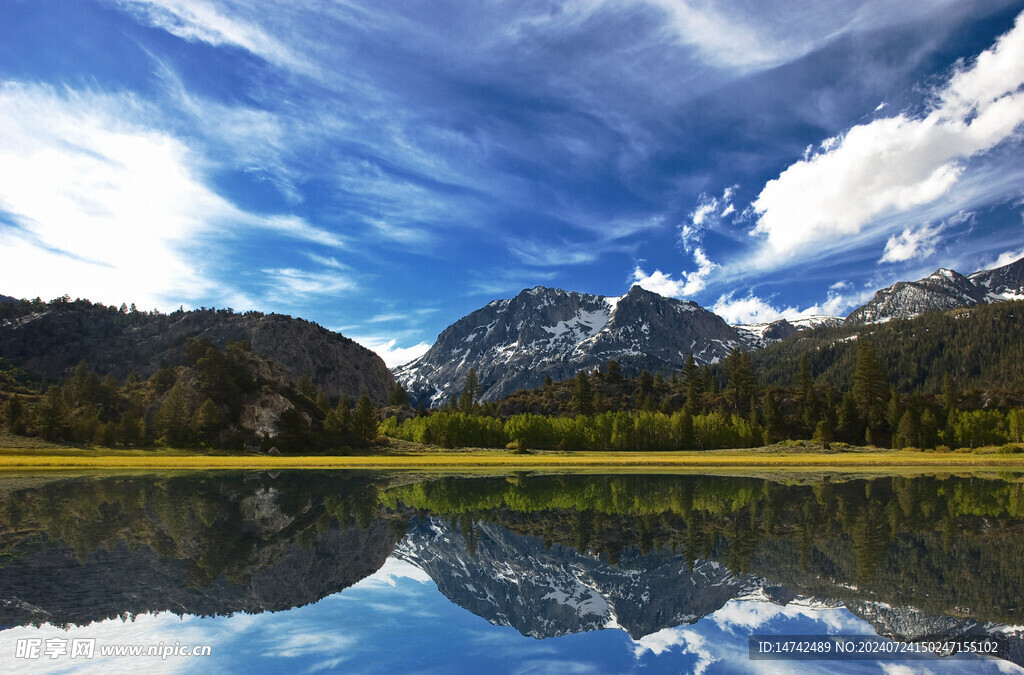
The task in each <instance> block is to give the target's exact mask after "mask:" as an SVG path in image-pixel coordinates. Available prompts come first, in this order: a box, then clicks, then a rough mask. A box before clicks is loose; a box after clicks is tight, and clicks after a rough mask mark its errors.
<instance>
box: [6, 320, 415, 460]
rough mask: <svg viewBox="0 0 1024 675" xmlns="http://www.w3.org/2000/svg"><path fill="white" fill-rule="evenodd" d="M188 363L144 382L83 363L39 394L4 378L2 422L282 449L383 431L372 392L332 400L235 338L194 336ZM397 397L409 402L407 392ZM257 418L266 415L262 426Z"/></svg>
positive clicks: (328, 445)
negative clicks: (218, 341) (274, 371)
mask: <svg viewBox="0 0 1024 675" xmlns="http://www.w3.org/2000/svg"><path fill="white" fill-rule="evenodd" d="M185 362H186V365H184V366H180V367H177V368H163V369H161V370H159V371H157V372H156V373H155V374H154V375H153V376H152V377H150V378H149V379H148V380H142V379H140V378H139V377H137V376H136V375H134V374H133V375H130V376H129V377H128V378H127V380H126V381H125V382H124V383H121V382H118V381H117V379H116V378H114V377H113V376H112V375H107V376H106V377H105V378H104V379H102V380H101V379H100V378H99V377H98V376H97V375H96V374H95V373H93V372H92V371H91V370H90V368H89V365H88V364H87V363H86V362H84V361H82V362H80V363H79V364H78V365H77V366H76V367H75V369H74V372H73V373H72V375H71V377H70V378H69V379H68V380H67V381H66V382H63V383H59V384H58V383H52V384H49V385H47V384H46V383H42V386H41V389H42V390H41V391H39V390H34V389H33V388H30V387H27V386H25V385H24V384H19V383H18V381H17V379H15V378H12V377H7V379H5V380H0V396H3V397H4V398H3V399H2V403H0V413H2V416H0V429H5V430H6V431H8V432H9V433H12V434H16V435H23V436H38V437H40V438H43V439H46V440H48V441H56V442H67V443H74V444H80V445H100V446H104V447H118V446H120V447H126V448H146V447H151V446H155V445H162V446H169V447H178V448H215V449H224V450H264V451H265V450H268V449H270V448H272V447H276V448H278V451H280V452H289V453H310V452H313V453H316V452H326V451H332V452H336V451H338V450H339V449H342V450H343V449H344V448H345V447H346V446H351V447H366V446H367V445H369V444H370V443H371V442H372V441H373V440H374V439H375V438H376V436H377V421H378V420H377V410H376V409H375V407H374V405H373V404H372V402H371V401H370V399H369V397H367V396H365V395H364V396H360V397H359V399H358V400H357V401H355V402H354V403H353V401H352V400H351V399H349V398H348V397H346V396H342V397H340V399H339V400H337V401H333V402H332V401H330V400H329V399H328V397H327V395H326V394H325V393H324V392H323V391H321V390H316V389H314V387H313V385H312V382H311V380H310V378H309V376H302V377H300V378H299V379H298V380H297V381H296V382H294V383H290V382H288V381H287V380H285V379H283V378H282V377H281V376H280V374H278V376H277V377H274V376H272V375H268V372H267V371H268V369H269V368H270V366H269V364H268V362H267V361H266V360H264V359H262V358H261V357H259V356H257V355H255V354H254V353H253V352H252V350H251V348H250V347H249V345H248V344H247V343H245V342H229V343H228V344H227V346H226V347H225V349H224V350H223V351H221V350H220V349H218V348H217V347H216V346H214V345H213V344H212V343H211V342H210V341H209V340H207V339H205V338H192V339H189V340H188V341H187V342H186V348H185ZM0 365H2V364H0ZM0 370H3V369H2V368H0ZM12 372H13V371H12ZM22 379H23V378H22ZM400 389H401V388H400V387H399V390H400ZM392 400H398V393H397V392H393V393H392ZM400 400H401V402H402V403H405V401H406V397H405V392H404V391H401V392H400ZM258 415H264V416H266V415H269V416H270V419H269V420H264V423H263V427H264V429H263V430H262V431H261V430H259V428H258V427H259V426H260V425H259V422H258V420H256V419H255V418H256V417H257V416H258ZM254 427H257V428H254Z"/></svg>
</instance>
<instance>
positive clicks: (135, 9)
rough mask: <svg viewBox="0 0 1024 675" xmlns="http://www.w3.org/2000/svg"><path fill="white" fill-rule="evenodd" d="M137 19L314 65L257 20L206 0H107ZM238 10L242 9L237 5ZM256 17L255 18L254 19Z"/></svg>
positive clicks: (268, 57) (195, 38) (303, 67)
mask: <svg viewBox="0 0 1024 675" xmlns="http://www.w3.org/2000/svg"><path fill="white" fill-rule="evenodd" d="M108 2H111V3H112V4H114V5H116V6H118V7H121V8H122V9H124V10H125V11H127V12H128V13H130V14H131V15H133V16H135V17H136V18H137V19H138V20H140V21H143V22H145V23H147V24H149V25H151V26H153V27H154V28H159V29H160V30H165V31H167V32H168V33H171V34H172V35H176V36H178V37H180V38H181V39H183V40H189V41H192V42H205V43H207V44H211V45H214V46H223V45H228V46H232V47H237V48H239V49H244V50H245V51H247V52H249V53H251V54H253V55H255V56H258V57H260V58H261V59H264V60H265V61H267V62H268V63H272V64H274V65H277V66H283V67H287V68H290V69H295V70H300V71H308V70H310V68H311V66H310V63H309V61H307V60H306V59H305V58H303V57H302V56H300V55H298V54H296V53H295V52H294V51H293V50H292V49H291V48H290V47H288V46H287V45H285V44H283V43H282V42H280V41H279V40H277V39H276V38H275V37H273V36H272V35H270V34H269V33H268V32H267V31H265V30H263V29H262V28H261V27H260V26H259V25H258V23H257V22H256V21H255V20H250V19H247V18H240V17H237V16H235V17H233V16H229V14H228V13H225V12H224V11H221V9H222V7H223V5H221V6H220V7H218V6H215V5H214V4H213V3H209V2H204V1H203V0H108ZM235 9H236V11H237V10H238V9H239V8H238V7H237V6H236V7H235ZM254 18H255V17H253V19H254Z"/></svg>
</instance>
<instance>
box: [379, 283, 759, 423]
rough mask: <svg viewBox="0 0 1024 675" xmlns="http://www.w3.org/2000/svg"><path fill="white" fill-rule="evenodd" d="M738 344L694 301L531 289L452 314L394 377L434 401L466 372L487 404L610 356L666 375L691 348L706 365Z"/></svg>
mask: <svg viewBox="0 0 1024 675" xmlns="http://www.w3.org/2000/svg"><path fill="white" fill-rule="evenodd" d="M735 346H746V342H745V341H744V339H743V338H742V337H741V336H740V334H739V333H737V331H736V330H735V329H734V328H732V327H731V326H729V325H728V324H727V323H726V322H725V321H724V320H723V319H722V318H721V317H719V316H717V315H716V314H712V313H711V312H709V311H707V310H705V309H703V308H701V307H700V306H699V305H697V304H696V303H693V302H684V301H681V300H674V299H672V298H665V297H662V296H660V295H657V294H656V293H652V292H650V291H647V290H644V289H642V288H640V287H639V286H634V287H633V288H632V289H631V290H630V291H629V293H627V294H626V295H624V296H622V297H617V298H615V297H604V296H597V295H588V294H585V293H574V292H571V291H563V290H559V289H554V288H545V287H543V286H537V287H534V288H531V289H527V290H524V291H523V292H521V293H520V294H519V295H517V296H516V297H514V298H511V299H507V300H495V301H493V302H491V303H489V304H488V305H486V306H484V307H482V308H480V309H478V310H476V311H475V312H473V313H471V314H469V315H468V316H465V317H463V318H462V319H459V320H458V321H456V322H455V323H454V324H452V325H451V326H449V327H448V328H446V329H445V330H444V331H443V332H442V333H441V335H440V336H438V339H437V342H436V343H434V346H433V347H431V348H430V350H429V351H428V352H427V353H426V354H424V355H423V356H421V357H420V358H419V359H417V360H415V361H413V362H411V363H409V364H406V365H405V366H401V367H399V368H397V369H396V370H395V376H396V377H397V378H398V380H399V381H400V382H401V383H402V385H403V386H404V387H405V389H406V391H407V392H409V394H410V396H411V397H412V398H414V399H416V400H419V401H422V402H424V403H430V404H433V405H439V404H442V403H444V402H446V401H448V400H449V399H450V398H451V397H452V396H455V395H458V394H459V392H461V391H462V386H463V383H464V381H465V377H466V374H467V373H468V372H469V369H470V368H474V369H475V370H476V373H477V378H478V379H479V381H480V398H481V400H488V399H496V398H500V397H502V396H506V395H508V394H511V393H512V392H514V391H517V390H519V389H524V388H532V387H539V386H540V385H541V383H542V382H543V381H544V377H545V376H550V377H551V378H552V379H554V380H560V379H564V378H567V377H572V376H574V375H575V374H576V373H577V372H579V371H580V370H583V369H591V368H594V367H597V366H602V365H604V364H605V363H607V362H608V361H609V360H612V359H615V360H617V361H618V362H619V365H620V366H621V367H622V369H623V370H624V371H625V372H627V373H628V372H639V371H640V370H642V369H645V368H646V369H647V370H649V371H651V372H657V371H660V372H668V371H671V370H678V369H679V368H681V367H682V366H683V364H684V363H685V361H686V358H687V355H688V354H690V353H693V356H694V359H695V360H696V361H697V362H698V363H710V362H713V361H715V360H717V359H721V358H724V357H725V356H726V355H727V354H728V353H729V350H730V349H732V348H733V347H735Z"/></svg>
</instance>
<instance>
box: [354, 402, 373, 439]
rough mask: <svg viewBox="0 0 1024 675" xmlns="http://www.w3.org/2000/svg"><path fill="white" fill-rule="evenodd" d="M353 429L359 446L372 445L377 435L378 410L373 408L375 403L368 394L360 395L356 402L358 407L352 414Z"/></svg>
mask: <svg viewBox="0 0 1024 675" xmlns="http://www.w3.org/2000/svg"><path fill="white" fill-rule="evenodd" d="M352 430H353V435H354V436H355V439H354V440H355V441H356V444H357V445H358V446H359V447H366V446H368V445H370V443H371V442H373V439H374V438H376V437H377V411H376V410H374V409H373V403H372V402H371V401H370V397H369V396H367V395H366V394H363V395H362V396H360V397H359V400H358V401H357V402H356V409H355V412H354V413H353V414H352Z"/></svg>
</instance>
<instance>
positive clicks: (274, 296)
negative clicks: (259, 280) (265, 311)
mask: <svg viewBox="0 0 1024 675" xmlns="http://www.w3.org/2000/svg"><path fill="white" fill-rule="evenodd" d="M262 272H263V275H264V280H265V283H266V286H267V292H266V297H267V299H269V300H271V301H273V302H282V303H295V302H296V301H303V300H308V299H309V297H310V296H316V295H320V296H322V295H337V294H339V293H344V292H346V291H351V290H353V289H355V288H357V286H358V284H356V282H355V281H353V280H352V279H351V278H349V277H347V276H345V275H342V274H338V273H337V272H332V271H314V270H305V269H296V268H294V267H284V268H277V269H274V268H269V269H264V270H262Z"/></svg>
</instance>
